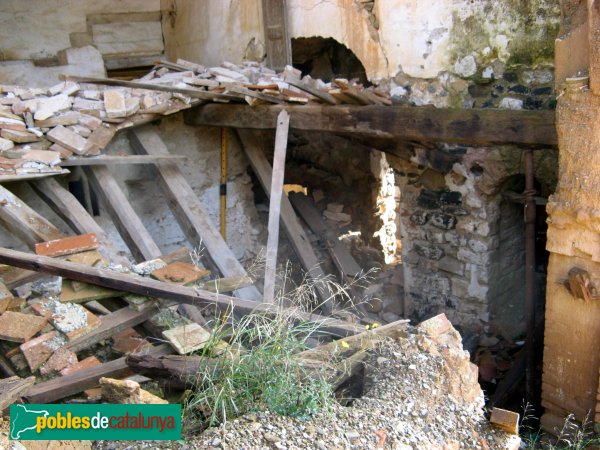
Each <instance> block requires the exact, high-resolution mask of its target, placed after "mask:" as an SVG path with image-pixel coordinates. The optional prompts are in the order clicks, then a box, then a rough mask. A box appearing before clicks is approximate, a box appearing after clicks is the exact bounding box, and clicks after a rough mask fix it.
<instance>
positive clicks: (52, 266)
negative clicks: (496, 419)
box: [0, 248, 362, 336]
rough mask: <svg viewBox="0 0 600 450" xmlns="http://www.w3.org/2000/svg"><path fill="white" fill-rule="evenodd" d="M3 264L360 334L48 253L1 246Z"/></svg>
mask: <svg viewBox="0 0 600 450" xmlns="http://www.w3.org/2000/svg"><path fill="white" fill-rule="evenodd" d="M0 264H8V265H11V266H15V267H21V268H23V269H29V270H35V271H41V272H45V273H48V274H51V275H59V276H62V277H64V278H68V279H70V280H75V281H82V282H84V283H90V284H94V285H96V286H102V287H106V288H109V289H115V290H118V291H126V292H131V293H133V294H138V295H144V296H148V297H157V298H164V299H169V300H174V301H176V302H178V303H188V304H191V305H207V304H208V305H210V304H212V305H215V306H217V307H219V308H220V309H221V310H225V311H229V312H231V313H235V312H238V313H241V314H250V313H264V314H276V313H284V314H289V315H290V316H291V317H294V318H295V319H296V320H297V321H322V322H323V325H322V327H321V329H322V330H323V331H324V332H328V333H331V334H333V335H336V336H347V335H352V334H357V333H359V332H360V331H361V330H362V327H360V326H358V325H353V324H351V323H349V322H343V321H340V320H335V319H329V318H327V317H324V316H321V315H318V314H309V313H305V312H300V311H296V310H287V309H285V308H281V307H279V306H277V305H267V304H265V303H258V302H256V301H252V300H245V299H241V298H235V297H230V296H227V295H223V294H218V293H214V292H209V291H205V290H203V289H198V288H193V287H187V286H180V285H177V284H173V283H163V282H162V281H156V280H152V279H149V278H142V277H134V276H131V275H127V274H123V273H119V272H113V271H111V270H107V269H100V268H98V267H89V266H84V265H81V264H75V263H72V262H69V261H63V260H60V259H55V258H48V257H46V256H39V255H32V254H30V253H24V252H19V251H16V250H9V249H6V248H0Z"/></svg>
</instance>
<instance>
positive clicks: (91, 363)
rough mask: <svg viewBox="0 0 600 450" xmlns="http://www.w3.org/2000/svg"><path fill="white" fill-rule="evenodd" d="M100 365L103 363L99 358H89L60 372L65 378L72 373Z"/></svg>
mask: <svg viewBox="0 0 600 450" xmlns="http://www.w3.org/2000/svg"><path fill="white" fill-rule="evenodd" d="M100 365H102V363H101V362H100V360H99V359H98V358H96V357H95V356H88V357H87V358H85V359H82V360H81V361H79V362H78V363H76V364H73V365H72V366H69V367H66V368H64V369H62V370H61V371H60V374H61V375H63V376H64V375H70V374H72V373H75V372H79V371H80V370H83V369H89V368H91V367H98V366H100Z"/></svg>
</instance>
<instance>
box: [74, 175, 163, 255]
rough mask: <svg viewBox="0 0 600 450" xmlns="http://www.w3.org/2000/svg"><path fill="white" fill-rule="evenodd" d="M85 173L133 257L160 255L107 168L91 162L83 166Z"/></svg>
mask: <svg viewBox="0 0 600 450" xmlns="http://www.w3.org/2000/svg"><path fill="white" fill-rule="evenodd" d="M85 173H86V174H87V176H88V178H89V180H90V182H91V184H92V187H93V188H94V191H95V192H96V194H97V195H98V197H100V199H101V200H102V202H103V203H104V205H105V206H106V209H107V210H108V212H109V214H110V215H111V217H112V218H113V220H114V222H115V225H116V226H117V229H118V230H119V233H120V234H121V237H122V238H123V240H124V241H125V243H126V244H127V246H128V247H129V249H130V250H131V253H132V254H133V256H134V258H135V259H136V260H137V261H140V262H141V261H148V260H151V259H156V258H159V257H160V255H161V254H162V252H161V251H160V249H159V248H158V246H157V245H156V243H155V242H154V240H153V239H152V236H150V233H148V230H146V227H145V226H144V224H143V223H142V221H141V220H140V218H139V216H138V215H137V213H136V212H135V211H134V209H133V207H132V206H131V204H130V203H129V200H127V197H126V196H125V193H124V192H123V191H122V190H121V188H120V186H119V184H118V183H117V180H115V178H114V177H113V176H112V174H111V173H110V171H109V170H108V169H107V168H106V167H104V166H92V167H86V168H85Z"/></svg>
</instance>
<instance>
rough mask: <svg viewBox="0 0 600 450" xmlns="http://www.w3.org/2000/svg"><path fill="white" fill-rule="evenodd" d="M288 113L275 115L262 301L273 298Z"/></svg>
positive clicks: (282, 112) (288, 122) (288, 121)
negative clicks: (275, 128)
mask: <svg viewBox="0 0 600 450" xmlns="http://www.w3.org/2000/svg"><path fill="white" fill-rule="evenodd" d="M289 128H290V115H289V114H288V113H287V112H286V111H285V110H283V111H281V112H280V113H279V115H278V116H277V131H276V133H275V153H274V156H273V170H272V171H271V190H270V192H271V195H270V196H269V226H268V231H269V234H268V238H267V258H266V264H265V285H264V289H263V295H264V300H263V301H264V302H265V303H273V301H274V300H275V277H276V275H277V273H276V272H277V249H278V248H279V217H280V216H281V214H280V212H281V198H282V196H283V177H284V174H285V155H286V150H287V144H288V131H289Z"/></svg>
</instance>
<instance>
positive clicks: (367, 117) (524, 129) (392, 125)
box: [184, 81, 558, 147]
mask: <svg viewBox="0 0 600 450" xmlns="http://www.w3.org/2000/svg"><path fill="white" fill-rule="evenodd" d="M289 82H290V84H291V81H289ZM282 108H283V107H282V106H280V105H259V106H255V107H252V108H249V107H247V106H244V105H226V106H225V105H214V104H208V105H203V106H200V107H197V108H194V109H190V110H188V111H186V112H184V117H185V119H186V123H188V124H190V125H202V126H216V127H227V128H252V129H262V130H268V129H274V128H275V125H274V124H275V118H276V117H277V114H279V111H281V109H282ZM285 109H286V110H287V111H288V112H289V113H290V115H291V120H290V128H291V129H292V130H294V131H318V132H327V133H336V134H340V135H347V136H358V137H366V138H385V139H388V140H390V141H433V142H455V143H462V144H473V145H492V144H515V145H520V146H538V145H541V146H548V147H556V146H557V145H558V137H557V134H556V119H555V113H554V111H541V110H539V111H527V110H521V111H515V110H502V109H450V108H430V107H417V106H379V105H372V106H350V105H338V106H336V107H334V108H332V107H331V106H320V105H301V106H296V105H285Z"/></svg>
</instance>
